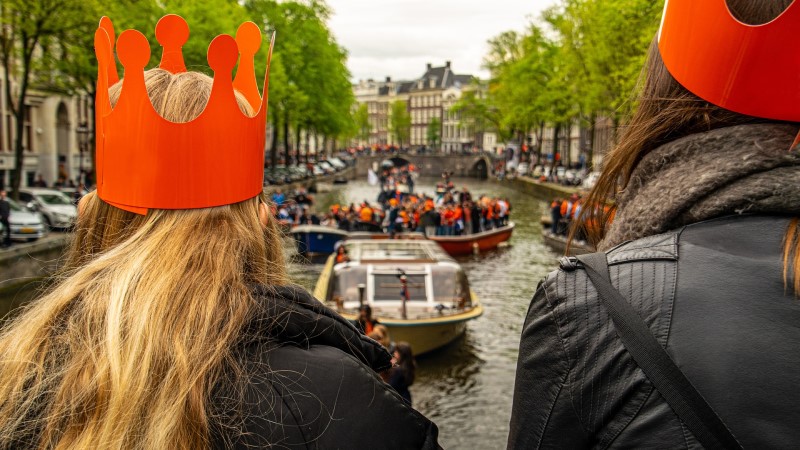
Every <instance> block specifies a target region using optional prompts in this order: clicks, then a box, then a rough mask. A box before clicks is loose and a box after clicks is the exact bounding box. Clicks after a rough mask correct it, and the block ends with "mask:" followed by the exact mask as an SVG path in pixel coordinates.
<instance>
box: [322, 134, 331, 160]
mask: <svg viewBox="0 0 800 450" xmlns="http://www.w3.org/2000/svg"><path fill="white" fill-rule="evenodd" d="M322 149H323V150H324V151H325V157H326V158H327V157H330V152H329V151H328V135H327V134H326V135H325V136H322Z"/></svg>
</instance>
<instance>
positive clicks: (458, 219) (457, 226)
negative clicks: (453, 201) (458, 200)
mask: <svg viewBox="0 0 800 450" xmlns="http://www.w3.org/2000/svg"><path fill="white" fill-rule="evenodd" d="M453 226H454V229H453V231H454V234H457V235H460V234H461V233H462V232H463V231H464V208H462V207H461V205H456V207H455V208H454V209H453Z"/></svg>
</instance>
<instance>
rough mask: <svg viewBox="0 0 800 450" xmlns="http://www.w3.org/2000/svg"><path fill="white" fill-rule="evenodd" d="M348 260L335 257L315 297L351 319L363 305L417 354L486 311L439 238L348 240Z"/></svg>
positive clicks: (461, 330)
mask: <svg viewBox="0 0 800 450" xmlns="http://www.w3.org/2000/svg"><path fill="white" fill-rule="evenodd" d="M343 245H344V247H345V251H346V252H347V258H348V261H345V262H340V263H336V255H331V256H330V258H328V261H327V263H326V265H325V268H324V269H323V271H322V274H321V275H320V277H319V280H318V281H317V285H316V288H315V290H314V295H315V296H316V297H317V298H318V299H320V300H322V301H323V302H324V303H325V304H327V305H328V306H330V307H331V308H333V309H335V310H337V311H338V312H339V313H340V314H341V315H342V316H344V317H345V318H346V319H348V320H351V321H354V320H356V319H357V318H358V311H359V307H360V306H361V305H362V304H365V305H369V306H370V307H371V308H372V316H373V317H374V318H376V319H378V321H379V322H380V323H382V324H383V325H385V326H386V327H387V328H388V329H389V333H390V335H391V336H390V337H391V339H392V340H393V341H395V342H400V341H406V342H408V343H409V344H411V347H412V350H413V351H414V353H415V354H423V353H427V352H430V351H432V350H435V349H438V348H440V347H443V346H445V345H447V344H449V343H450V342H452V341H454V340H455V339H456V338H458V337H459V336H461V335H462V334H463V333H464V332H465V331H466V323H467V321H468V320H471V319H475V318H477V317H479V316H481V314H483V307H482V306H481V304H480V302H479V301H478V298H477V297H476V296H475V294H474V293H473V292H472V290H471V289H470V287H469V283H468V281H467V276H466V274H465V273H464V270H463V269H462V268H461V266H460V265H459V264H458V263H457V262H456V261H455V260H454V259H453V258H452V257H450V256H449V255H448V254H447V253H446V252H445V251H444V250H442V248H441V247H440V246H439V245H438V244H436V243H435V242H433V241H428V240H347V241H344V244H343Z"/></svg>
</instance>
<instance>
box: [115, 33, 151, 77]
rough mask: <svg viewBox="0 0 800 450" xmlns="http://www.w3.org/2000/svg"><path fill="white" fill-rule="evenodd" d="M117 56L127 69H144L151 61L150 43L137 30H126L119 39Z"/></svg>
mask: <svg viewBox="0 0 800 450" xmlns="http://www.w3.org/2000/svg"><path fill="white" fill-rule="evenodd" d="M117 56H118V57H119V60H120V61H121V62H122V65H123V66H125V69H126V70H127V69H144V66H146V65H147V62H148V61H150V44H149V43H148V42H147V38H146V37H144V35H143V34H142V33H140V32H138V31H136V30H125V31H123V32H122V34H120V35H119V39H118V40H117Z"/></svg>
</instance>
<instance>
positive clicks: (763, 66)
mask: <svg viewBox="0 0 800 450" xmlns="http://www.w3.org/2000/svg"><path fill="white" fill-rule="evenodd" d="M799 3H800V1H795V2H793V3H792V4H791V5H790V6H789V8H788V9H787V10H786V11H784V12H783V13H782V14H781V15H780V16H778V17H777V18H776V19H774V20H772V21H771V22H769V23H766V24H763V25H747V24H744V23H742V22H740V21H738V20H737V19H736V18H735V17H733V15H731V13H730V11H729V10H728V5H727V2H726V1H725V0H667V2H666V4H665V5H664V15H663V17H662V22H661V30H660V31H659V34H658V48H659V51H660V53H661V58H662V59H663V61H664V64H665V65H666V67H667V70H669V73H670V74H672V76H673V77H674V78H675V79H676V80H677V81H678V82H679V83H680V84H681V85H682V86H683V87H685V88H686V89H688V90H689V91H690V92H692V93H694V94H695V95H697V96H698V97H700V98H702V99H703V100H706V101H707V102H709V103H713V104H714V105H717V106H719V107H722V108H725V109H727V110H730V111H734V112H737V113H740V114H746V115H749V116H755V117H761V118H765V119H774V120H786V121H792V122H800V34H798V32H800V4H799Z"/></svg>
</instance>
